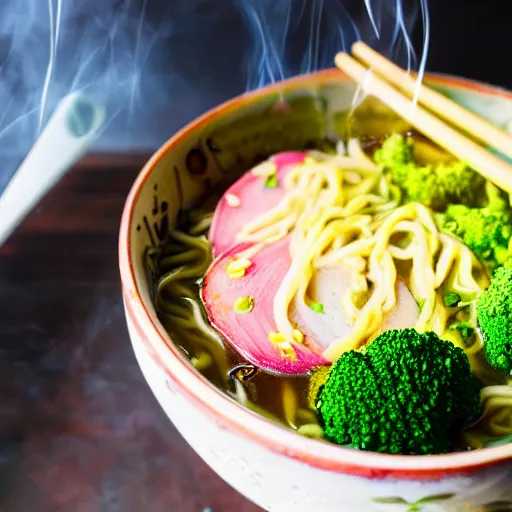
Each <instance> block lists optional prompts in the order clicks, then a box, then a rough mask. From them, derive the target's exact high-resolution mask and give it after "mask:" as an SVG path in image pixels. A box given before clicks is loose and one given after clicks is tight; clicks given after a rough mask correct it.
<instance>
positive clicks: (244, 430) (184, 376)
mask: <svg viewBox="0 0 512 512" xmlns="http://www.w3.org/2000/svg"><path fill="white" fill-rule="evenodd" d="M427 79H428V81H429V83H431V84H435V85H439V86H448V87H450V88H456V89H459V90H466V91H476V92H479V93H483V94H486V95H489V96H491V97H503V98H505V99H508V100H510V101H512V92H509V91H507V90H505V89H503V88H499V87H496V86H491V85H487V84H483V83H480V82H477V81H473V80H468V79H464V78H457V77H453V76H448V75H440V74H428V75H427ZM348 80H349V79H348V77H346V76H345V75H344V74H343V73H341V72H340V71H338V70H336V69H328V70H324V71H319V72H316V73H312V74H309V75H302V76H299V77H295V78H291V79H288V80H285V81H283V82H279V83H276V84H273V85H270V86H267V87H265V88H262V89H259V90H257V91H254V92H251V93H247V94H243V95H241V96H238V97H236V98H234V99H232V100H229V101H227V102H225V103H223V104H221V105H219V106H218V107H215V108H214V109H212V110H210V111H208V112H206V113H205V114H203V115H202V116H200V117H199V118H197V119H196V120H194V121H193V122H191V123H190V124H188V125H187V126H186V127H184V128H183V129H182V130H180V131H179V132H178V133H176V134H175V135H174V136H172V137H171V138H170V139H169V140H168V141H167V142H166V143H164V144H163V145H162V146H161V147H160V148H159V149H158V150H157V151H156V152H155V154H154V155H153V156H152V157H151V158H150V160H149V161H148V162H147V163H146V165H145V166H144V167H143V169H142V170H141V172H140V173H139V175H138V177H137V179H136V180H135V182H134V184H133V186H132V188H131V190H130V193H129V195H128V198H127V200H126V203H125V207H124V210H123V214H122V219H121V226H120V233H119V267H120V273H121V285H122V290H123V297H124V300H125V305H126V310H127V316H129V318H130V320H131V321H132V322H133V324H134V327H135V329H136V330H137V331H138V334H139V335H140V336H141V338H142V339H143V340H145V343H146V344H147V346H148V348H149V350H150V351H151V353H152V354H153V357H155V358H156V359H157V361H158V363H159V365H160V366H161V368H162V369H163V370H164V371H165V372H166V373H167V374H168V375H169V376H170V377H171V378H172V379H173V381H174V382H176V383H177V384H178V385H179V387H180V388H181V390H182V391H183V392H184V393H185V394H186V395H187V397H188V398H190V399H192V400H193V401H194V402H195V403H196V405H198V406H199V407H201V408H202V409H204V410H207V411H208V412H209V413H210V414H213V416H214V417H215V419H216V420H217V423H218V424H219V426H221V428H224V429H228V430H231V431H234V432H236V433H238V434H239V435H242V436H244V437H246V438H249V439H251V440H253V441H255V442H257V443H261V444H263V445H265V446H266V447H267V448H269V449H271V450H273V451H275V452H277V453H281V454H285V455H286V456H288V457H290V458H294V459H297V460H299V461H302V462H303V463H306V464H308V465H310V466H313V467H317V468H321V469H325V470H329V471H333V472H340V473H348V474H354V475H360V476H365V477H371V478H385V477H388V476H391V477H395V478H396V477H399V478H405V479H426V480H438V479H440V478H445V477H447V476H449V475H451V474H453V475H456V474H461V473H468V472H471V471H475V470H477V469H481V468H483V467H485V466H489V465H493V464H496V463H498V462H502V461H506V460H507V459H511V458H512V444H509V445H504V446H499V447H494V448H484V449H480V450H475V451H472V452H460V453H451V454H446V455H433V456H403V455H388V454H379V453H372V452H363V451H357V450H352V449H347V448H343V447H340V446H336V445H333V444H330V443H326V442H319V441H316V440H313V439H308V438H305V437H302V436H300V435H298V434H296V433H294V432H293V431H291V430H288V429H286V428H284V427H282V426H280V425H278V424H275V423H273V422H272V421H270V420H267V419H265V418H264V417H262V416H259V415H257V414H256V413H254V412H252V411H250V410H248V409H246V408H244V407H243V406H242V405H240V404H239V403H237V402H236V401H234V400H232V399H230V398H229V397H227V396H226V395H224V394H223V393H222V392H221V391H219V390H218V389H217V388H215V386H214V385H213V384H211V383H210V382H209V381H208V380H206V379H205V378H204V377H203V376H202V375H201V374H199V372H197V371H196V370H194V369H193V368H192V367H191V365H190V364H188V363H187V362H186V361H185V360H184V359H183V358H182V356H181V355H180V353H179V352H178V350H177V349H176V347H175V346H174V345H173V344H172V340H171V339H170V337H169V336H168V335H167V334H166V333H165V331H164V330H163V328H162V327H161V326H160V325H158V324H157V323H155V322H154V321H153V319H152V318H151V315H150V314H149V311H148V309H147V308H146V307H145V305H144V303H143V301H142V298H141V295H140V292H139V289H138V287H137V284H136V280H135V272H134V268H133V262H132V260H131V255H130V251H129V247H130V244H131V240H130V229H129V228H130V225H131V224H132V222H133V210H134V205H135V203H136V201H137V198H138V196H139V193H140V191H141V189H142V188H143V187H144V184H145V182H146V180H147V179H148V177H149V176H150V175H151V173H152V171H153V169H154V168H155V166H156V165H157V164H158V162H159V161H160V160H161V159H162V157H163V156H164V155H166V154H167V153H168V152H169V151H172V149H173V147H174V146H175V145H176V144H177V143H178V142H179V141H180V140H182V139H183V138H184V137H185V136H187V135H189V134H190V133H191V132H193V131H194V130H196V129H197V128H198V127H200V126H201V125H202V124H203V123H205V122H208V121H211V120H213V119H216V118H218V117H220V116H224V115H226V113H228V112H231V111H234V110H236V109H237V108H239V107H241V106H243V105H245V104H247V103H251V102H253V101H254V100H257V99H261V98H263V97H266V96H270V95H272V94H274V93H277V92H280V91H282V90H283V89H284V90H293V89H300V88H301V87H308V86H312V85H322V84H324V85H327V84H329V83H334V82H342V81H348Z"/></svg>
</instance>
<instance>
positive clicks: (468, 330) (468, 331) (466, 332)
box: [450, 322, 475, 345]
mask: <svg viewBox="0 0 512 512" xmlns="http://www.w3.org/2000/svg"><path fill="white" fill-rule="evenodd" d="M450 329H456V330H457V331H459V333H460V335H461V338H462V341H463V342H464V343H465V344H466V345H467V343H468V342H469V341H470V340H471V338H472V337H473V336H474V334H475V329H474V328H473V326H472V325H471V324H470V323H469V322H455V323H453V324H451V325H450Z"/></svg>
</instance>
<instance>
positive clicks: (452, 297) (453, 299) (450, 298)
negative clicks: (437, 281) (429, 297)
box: [443, 292, 460, 308]
mask: <svg viewBox="0 0 512 512" xmlns="http://www.w3.org/2000/svg"><path fill="white" fill-rule="evenodd" d="M443 301H444V305H445V306H446V307H447V308H451V307H453V306H456V305H457V304H458V303H459V302H460V295H459V294H458V293H455V292H448V293H445V294H444V295H443Z"/></svg>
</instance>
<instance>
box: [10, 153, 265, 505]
mask: <svg viewBox="0 0 512 512" xmlns="http://www.w3.org/2000/svg"><path fill="white" fill-rule="evenodd" d="M145 160H146V156H144V155H139V156H115V155H112V156H109V155H103V156H90V157H87V158H85V159H84V160H83V161H82V162H80V163H79V164H78V165H77V166H76V167H75V169H73V170H72V171H71V172H70V173H69V174H68V175H67V176H66V177H65V178H64V179H63V180H62V181H61V182H60V183H59V184H58V185H57V186H56V187H55V188H54V189H53V190H52V191H51V192H50V193H49V194H48V195H47V196H46V197H45V198H44V200H43V201H42V203H41V204H40V205H39V207H38V208H37V209H36V210H35V211H34V212H33V213H32V214H31V215H30V216H29V217H28V218H27V219H26V221H25V222H24V223H23V225H22V226H21V227H20V228H19V229H18V231H17V232H16V233H15V234H14V235H13V236H12V237H11V238H10V240H8V242H7V243H6V244H5V245H4V246H3V247H2V248H0V510H2V511H13V512H28V511H34V512H36V511H37V512H96V511H97V512H100V511H101V512H142V511H143V512H203V511H204V512H235V511H236V512H257V511H260V510H261V509H259V508H258V507H256V506H255V505H252V504H251V503H249V502H248V501H247V500H245V499H244V498H243V497H242V496H240V495H239V494H238V493H237V492H235V491H234V490H232V489H231V488H230V487H229V486H228V485H227V484H226V483H224V482H223V481H222V480H221V479H220V478H219V477H217V475H215V474H214V473H213V472H212V471H211V470H210V469H209V468H208V467H207V466H206V465H205V464H204V462H203V461H202V460H201V459H200V458H199V457H198V456H197V455H196V454H195V453H194V452H193V451H192V449H191V448H190V447H189V446H188V445H187V444H186V443H185V441H184V440H183V439H182V438H181V436H180V435H179V434H178V432H177V431H176V430H175V428H174V427H173V425H172V424H171V423H170V421H169V420H168V419H167V417H166V416H165V415H164V413H163V411H162V410H161V409H160V407H159V405H158V404H157V402H156V400H155V398H154V397H153V395H152V393H151V391H150V390H149V388H148V386H147V384H146V383H145V381H144V379H143V377H142V374H141V372H140V370H139V368H138V366H137V363H136V361H135V357H134V355H133V352H132V348H131V345H130V342H129V339H128V334H127V330H126V325H125V320H124V315H123V310H122V302H121V294H120V283H119V272H118V265H117V236H118V229H119V221H120V216H121V211H122V208H123V204H124V200H125V198H126V195H127V193H128V191H129V189H130V186H131V184H132V183H133V180H134V179H135V177H136V175H137V173H138V171H139V169H140V168H141V166H142V164H143V163H144V161H145Z"/></svg>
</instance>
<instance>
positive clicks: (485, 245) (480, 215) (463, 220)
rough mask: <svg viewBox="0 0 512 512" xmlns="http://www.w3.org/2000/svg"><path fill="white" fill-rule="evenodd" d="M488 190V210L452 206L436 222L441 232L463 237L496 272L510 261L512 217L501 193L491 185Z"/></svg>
mask: <svg viewBox="0 0 512 512" xmlns="http://www.w3.org/2000/svg"><path fill="white" fill-rule="evenodd" d="M486 188H487V196H488V197H489V204H488V205H487V206H486V207H484V208H470V207H468V206H465V205H461V204H453V205H449V206H448V207H447V208H446V212H445V213H444V214H441V215H437V216H436V222H437V224H438V226H439V229H441V230H442V231H444V232H447V233H451V234H453V235H455V236H457V237H459V238H460V239H461V240H462V242H463V243H464V244H465V245H467V246H468V247H469V248H470V249H471V250H472V251H473V252H474V253H475V256H477V258H479V259H480V261H482V263H484V264H485V265H486V266H487V267H488V268H489V269H491V270H493V269H494V268H495V267H496V265H502V264H503V263H505V261H506V260H507V259H508V258H509V243H510V238H511V236H512V217H511V215H510V207H509V206H508V204H507V202H506V201H505V200H504V199H503V198H502V197H501V196H500V191H499V190H498V189H497V188H496V187H494V185H491V184H490V183H489V184H488V185H487V187H486Z"/></svg>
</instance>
